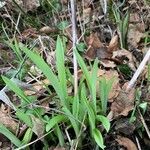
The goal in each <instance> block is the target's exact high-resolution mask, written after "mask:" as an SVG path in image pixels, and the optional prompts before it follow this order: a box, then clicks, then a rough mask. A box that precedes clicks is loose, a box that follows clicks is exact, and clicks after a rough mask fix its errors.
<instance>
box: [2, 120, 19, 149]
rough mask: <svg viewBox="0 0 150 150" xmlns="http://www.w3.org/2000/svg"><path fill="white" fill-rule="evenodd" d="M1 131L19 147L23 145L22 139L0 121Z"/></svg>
mask: <svg viewBox="0 0 150 150" xmlns="http://www.w3.org/2000/svg"><path fill="white" fill-rule="evenodd" d="M0 133H1V134H3V135H4V136H6V137H7V138H8V139H9V140H10V141H11V142H12V143H13V144H14V145H16V146H17V147H20V146H21V144H22V143H21V141H20V140H19V139H18V138H17V137H16V136H15V135H14V134H13V133H11V132H10V131H9V130H8V129H7V128H6V127H5V126H4V125H3V124H1V123H0Z"/></svg>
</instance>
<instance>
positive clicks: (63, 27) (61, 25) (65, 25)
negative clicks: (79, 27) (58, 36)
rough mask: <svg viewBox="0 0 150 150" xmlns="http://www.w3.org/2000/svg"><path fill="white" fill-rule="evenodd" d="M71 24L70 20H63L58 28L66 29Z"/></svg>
mask: <svg viewBox="0 0 150 150" xmlns="http://www.w3.org/2000/svg"><path fill="white" fill-rule="evenodd" d="M68 25H69V23H68V21H61V22H60V23H59V24H58V26H57V27H58V29H59V30H64V29H66V27H67V26H68Z"/></svg>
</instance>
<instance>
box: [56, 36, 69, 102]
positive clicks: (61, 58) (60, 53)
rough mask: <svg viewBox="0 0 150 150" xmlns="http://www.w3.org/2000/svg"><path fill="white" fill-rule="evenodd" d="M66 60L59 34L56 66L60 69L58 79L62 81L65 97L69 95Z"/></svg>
mask: <svg viewBox="0 0 150 150" xmlns="http://www.w3.org/2000/svg"><path fill="white" fill-rule="evenodd" d="M64 64H65V61H64V47H63V43H62V40H61V39H60V37H59V36H58V38H57V44H56V66H57V71H58V79H59V81H60V85H61V89H62V90H63V94H64V97H65V98H66V97H67V80H66V73H65V71H66V69H65V65H64ZM66 103H67V102H66Z"/></svg>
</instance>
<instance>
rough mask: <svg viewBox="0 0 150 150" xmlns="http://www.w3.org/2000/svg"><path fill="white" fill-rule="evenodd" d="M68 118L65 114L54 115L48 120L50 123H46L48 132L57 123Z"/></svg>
mask: <svg viewBox="0 0 150 150" xmlns="http://www.w3.org/2000/svg"><path fill="white" fill-rule="evenodd" d="M65 120H66V116H64V115H57V116H54V117H52V119H50V120H49V121H48V124H47V125H46V132H48V131H50V130H51V129H52V128H53V127H54V126H55V125H56V124H58V123H60V122H62V121H63V122H65Z"/></svg>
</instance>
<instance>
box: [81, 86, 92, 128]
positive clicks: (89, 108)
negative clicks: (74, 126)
mask: <svg viewBox="0 0 150 150" xmlns="http://www.w3.org/2000/svg"><path fill="white" fill-rule="evenodd" d="M81 100H82V101H83V103H84V105H85V107H86V108H87V112H88V118H89V123H90V127H91V129H92V130H93V129H94V128H95V113H94V111H93V109H92V106H91V105H90V104H89V101H88V100H87V98H86V91H85V85H84V84H83V85H82V89H81Z"/></svg>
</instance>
